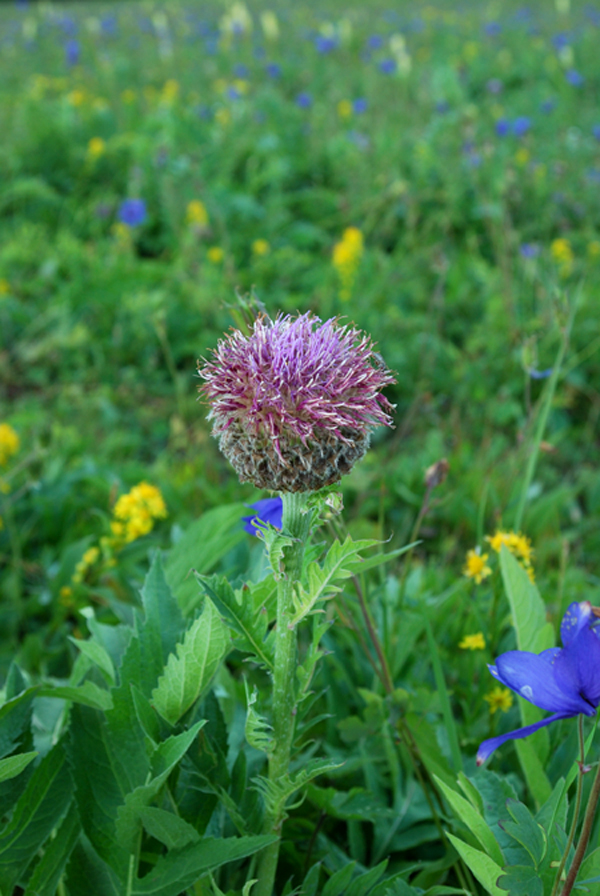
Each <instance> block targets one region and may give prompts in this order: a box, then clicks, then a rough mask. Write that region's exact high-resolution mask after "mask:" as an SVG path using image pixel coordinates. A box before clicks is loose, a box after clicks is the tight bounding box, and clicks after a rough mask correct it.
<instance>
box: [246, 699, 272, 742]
mask: <svg viewBox="0 0 600 896" xmlns="http://www.w3.org/2000/svg"><path fill="white" fill-rule="evenodd" d="M257 700H258V688H256V687H254V690H253V691H252V693H251V694H249V693H248V691H247V686H246V701H247V704H248V709H247V712H246V724H245V726H244V733H245V735H246V740H247V741H248V743H249V744H250V746H251V747H254V749H255V750H260V751H261V753H267V754H270V753H272V752H273V750H274V748H275V741H274V739H273V736H272V733H271V732H272V731H273V726H272V725H270V724H269V723H268V722H267V720H266V718H265V717H264V716H261V715H260V714H259V713H258V712H257V711H256V709H255V708H254V704H255V703H256V701H257Z"/></svg>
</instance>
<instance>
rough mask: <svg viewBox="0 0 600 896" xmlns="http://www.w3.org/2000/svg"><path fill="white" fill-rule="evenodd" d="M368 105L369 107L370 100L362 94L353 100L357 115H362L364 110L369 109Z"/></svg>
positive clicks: (353, 107)
mask: <svg viewBox="0 0 600 896" xmlns="http://www.w3.org/2000/svg"><path fill="white" fill-rule="evenodd" d="M368 107H369V104H368V102H367V101H366V99H365V98H364V97H362V96H361V97H359V98H358V99H356V100H353V101H352V111H353V112H354V113H355V114H356V115H362V114H363V112H366V111H367V109H368Z"/></svg>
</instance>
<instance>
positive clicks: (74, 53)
mask: <svg viewBox="0 0 600 896" xmlns="http://www.w3.org/2000/svg"><path fill="white" fill-rule="evenodd" d="M80 57H81V44H80V43H79V41H78V40H77V39H76V38H74V37H73V38H71V40H68V41H66V42H65V62H66V63H67V65H68V66H73V65H77V63H78V62H79V59H80Z"/></svg>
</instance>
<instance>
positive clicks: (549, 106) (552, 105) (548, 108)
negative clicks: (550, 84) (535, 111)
mask: <svg viewBox="0 0 600 896" xmlns="http://www.w3.org/2000/svg"><path fill="white" fill-rule="evenodd" d="M540 109H541V110H542V112H544V113H545V114H546V115H549V114H550V112H554V110H555V109H556V100H544V102H543V103H542V104H541V106H540Z"/></svg>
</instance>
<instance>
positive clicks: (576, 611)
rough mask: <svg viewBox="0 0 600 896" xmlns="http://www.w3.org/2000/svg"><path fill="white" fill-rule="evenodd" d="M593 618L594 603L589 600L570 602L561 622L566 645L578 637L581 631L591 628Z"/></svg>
mask: <svg viewBox="0 0 600 896" xmlns="http://www.w3.org/2000/svg"><path fill="white" fill-rule="evenodd" d="M591 618H592V605H591V603H590V602H589V601H587V600H586V601H582V602H581V603H577V602H576V601H574V602H573V603H572V604H569V606H568V607H567V611H566V613H565V615H564V616H563V619H562V622H561V624H560V636H561V638H562V642H563V644H564V645H565V647H568V646H569V644H570V643H571V642H572V641H573V639H574V638H577V636H578V635H579V633H580V632H581V631H583V630H584V629H586V628H589V625H590V620H591Z"/></svg>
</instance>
